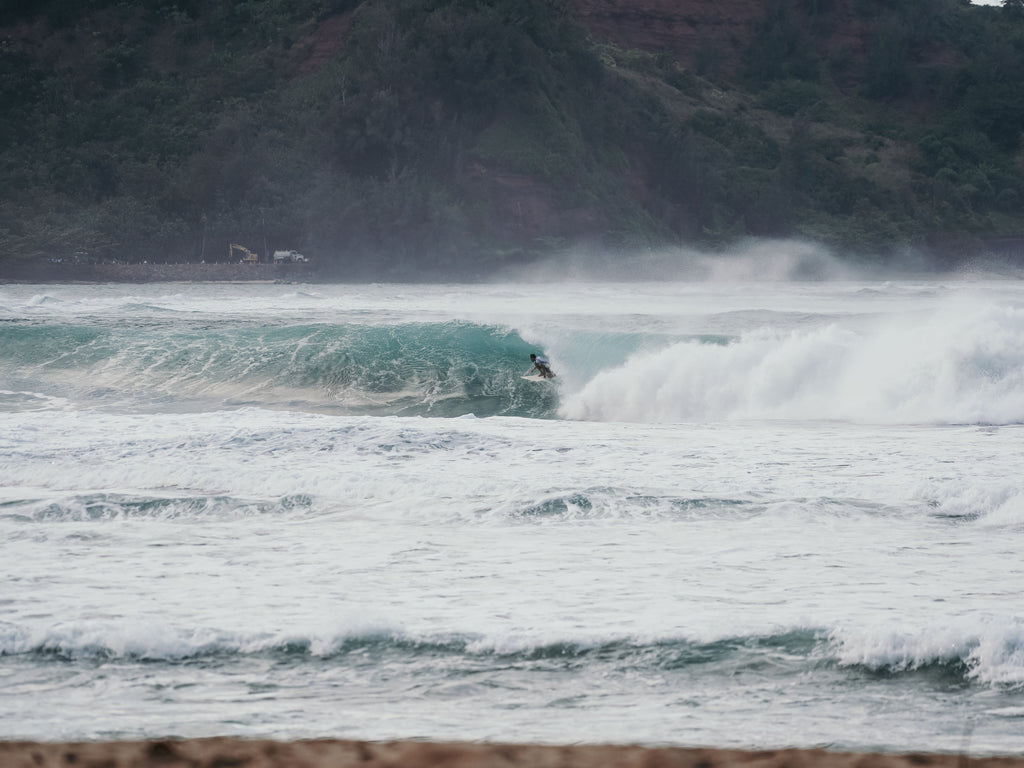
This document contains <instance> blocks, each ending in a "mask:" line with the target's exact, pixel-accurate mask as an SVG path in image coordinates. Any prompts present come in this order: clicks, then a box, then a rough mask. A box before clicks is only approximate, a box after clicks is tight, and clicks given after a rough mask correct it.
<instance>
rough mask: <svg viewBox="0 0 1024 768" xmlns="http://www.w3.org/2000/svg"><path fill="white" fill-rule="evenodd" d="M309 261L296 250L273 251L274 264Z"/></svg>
mask: <svg viewBox="0 0 1024 768" xmlns="http://www.w3.org/2000/svg"><path fill="white" fill-rule="evenodd" d="M306 261H309V259H307V258H306V257H305V256H303V255H302V254H301V253H299V252H298V251H274V263H275V264H298V263H300V262H306Z"/></svg>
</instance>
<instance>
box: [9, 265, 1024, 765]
mask: <svg viewBox="0 0 1024 768" xmlns="http://www.w3.org/2000/svg"><path fill="white" fill-rule="evenodd" d="M531 352H537V353H539V354H542V355H544V356H546V357H548V358H549V359H550V360H551V363H552V367H553V369H554V371H555V373H556V374H557V376H556V378H555V379H554V380H552V381H549V382H534V381H526V380H523V379H522V378H521V376H522V375H524V374H525V373H526V372H527V370H528V369H529V368H530V362H529V354H530V353H531ZM1022 463H1024V283H1022V282H1020V281H1017V280H997V279H986V278H984V277H973V278H970V277H965V276H959V277H957V276H950V277H948V278H939V277H933V278H929V279H923V278H922V279H908V278H904V279H900V280H888V281H887V280H865V279H847V280H838V281H796V282H783V281H772V280H743V281H729V280H704V281H674V280H657V281H650V282H640V281H635V282H625V281H618V282H599V281H590V282H588V281H586V280H584V279H578V280H574V281H558V282H528V281H522V282H504V283H495V284H473V285H455V284H449V285H396V284H372V285H320V284H317V285H313V284H308V285H307V284H302V285H288V284H267V283H263V284H147V285H110V284H108V285H77V284H34V285H27V284H21V285H4V286H0V739H5V740H11V739H18V740H21V739H28V740H42V741H54V740H109V739H141V738H162V737H204V736H214V735H218V736H238V737H243V738H244V737H253V738H255V737H259V738H274V739H285V740H293V739H304V738H353V739H365V740H391V739H431V740H471V741H511V742H536V743H552V744H566V743H628V744H645V745H675V746H714V747H735V748H752V749H760V748H776V747H789V746H792V747H827V748H829V749H835V750H856V751H865V750H882V751H887V752H906V751H933V752H960V751H964V752H968V753H971V754H1012V755H1024V565H1022V563H1024V554H1022V553H1024V479H1022V474H1021V470H1022Z"/></svg>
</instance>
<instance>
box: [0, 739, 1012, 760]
mask: <svg viewBox="0 0 1024 768" xmlns="http://www.w3.org/2000/svg"><path fill="white" fill-rule="evenodd" d="M72 765H74V766H82V767H83V768H89V767H91V768H98V766H103V767H104V768H157V767H158V766H159V767H160V768H175V767H178V766H180V767H181V768H185V766H188V768H215V767H217V768H227V767H228V766H231V767H232V768H286V767H287V768H354V767H355V766H360V767H361V768H412V767H414V766H415V767H419V766H429V767H430V768H499V767H507V766H529V768H740V767H742V768H868V766H870V767H871V768H920V767H921V766H934V767H935V768H1024V755H1022V756H1017V757H1013V756H1003V757H1000V756H991V757H967V756H965V755H960V754H942V753H938V754H927V753H916V752H915V753H907V754H888V753H856V752H830V751H828V750H825V749H774V750H759V751H750V750H737V749H712V748H691V747H642V746H630V745H599V744H595V745H567V746H552V745H537V744H507V743H476V742H429V741H391V742H369V741H352V740H343V739H314V740H303V741H271V740H266V739H252V740H250V739H243V738H232V737H214V738H201V739H152V740H146V741H109V742H31V741H0V766H3V768H58V766H59V767H60V768H67V767H68V766H72Z"/></svg>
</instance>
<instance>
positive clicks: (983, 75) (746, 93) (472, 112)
mask: <svg viewBox="0 0 1024 768" xmlns="http://www.w3.org/2000/svg"><path fill="white" fill-rule="evenodd" d="M765 7H766V12H765V16H764V19H763V20H761V21H760V22H759V25H758V27H757V28H756V29H755V30H754V34H752V35H751V36H750V38H749V41H748V42H746V43H745V44H744V45H745V47H744V56H743V59H742V61H740V62H739V65H738V66H735V67H732V68H728V67H725V66H723V64H722V62H721V61H719V60H718V59H717V58H716V57H715V56H714V55H713V53H714V52H713V51H710V52H709V51H704V52H702V53H701V55H698V56H696V57H695V59H694V60H693V61H691V62H681V61H677V60H675V59H674V58H673V57H672V56H671V55H668V54H665V53H652V52H642V51H637V50H624V49H621V48H617V47H615V46H613V45H611V44H610V43H608V42H605V41H601V40H596V39H592V38H591V37H589V36H588V35H587V34H586V33H585V32H584V30H583V29H582V27H581V26H580V24H579V21H578V19H577V17H576V15H575V13H574V11H573V6H572V5H571V4H569V3H568V2H561V1H560V0H490V2H484V1H483V0H361V1H360V0H246V1H245V2H229V1H228V0H212V1H211V2H202V3H201V2H199V1H198V0H177V1H173V2H172V0H137V1H136V2H131V3H128V2H117V0H90V1H89V2H80V1H79V2H75V1H73V0H44V1H43V2H39V0H33V2H29V1H28V0H11V1H10V2H7V3H5V5H4V7H3V9H2V10H0V103H2V104H3V107H4V108H3V109H2V110H0V169H2V176H0V179H2V182H3V186H4V194H3V196H2V198H0V271H2V270H3V269H4V268H7V269H11V268H13V267H14V266H16V265H18V264H23V263H27V262H28V263H34V262H42V261H52V260H56V259H60V260H64V261H66V260H69V259H97V258H99V259H114V258H116V259H122V260H128V261H142V260H144V259H145V260H149V261H199V260H203V259H205V260H207V261H213V260H227V258H228V243H230V242H239V243H243V244H246V245H248V246H249V247H250V248H253V249H255V250H258V251H260V252H261V253H265V252H266V251H267V250H273V249H274V248H298V249H300V250H302V251H304V252H305V253H307V254H309V255H311V256H312V257H313V258H315V259H316V260H317V262H318V264H319V265H320V266H321V267H322V269H323V270H324V271H325V272H327V273H328V274H331V273H333V274H337V275H343V276H347V277H353V276H356V277H389V276H401V277H410V276H412V277H415V276H428V275H432V274H444V273H453V274H464V275H480V274H486V273H488V272H489V271H491V270H492V269H493V268H494V267H497V266H499V265H501V264H505V263H508V262H510V261H516V260H522V259H528V258H530V257H531V256H533V255H535V254H537V253H542V252H545V251H551V250H556V249H558V248H561V247H563V246H566V245H569V244H571V243H573V242H574V241H578V240H582V241H585V242H587V243H588V244H589V245H590V246H591V247H593V248H597V247H604V248H607V249H636V248H644V247H653V246H657V245H660V244H665V243H689V244H696V245H702V246H716V245H722V244H727V243H729V242H731V241H733V240H735V239H736V238H740V237H743V236H749V235H754V236H790V235H800V236H806V237H810V238H814V239H816V240H820V241H822V242H824V243H827V244H829V245H832V246H835V247H837V248H839V249H841V250H843V251H844V252H847V253H850V254H853V255H855V256H856V257H858V258H867V259H886V258H889V257H890V256H891V255H892V254H895V253H898V252H900V251H901V250H903V249H906V248H917V249H923V250H927V249H929V248H930V249H932V250H933V251H937V250H941V249H937V246H939V245H942V246H943V247H946V250H944V251H942V252H943V253H945V254H946V255H951V254H952V255H955V253H956V251H955V249H949V248H948V245H949V244H950V243H960V244H963V245H965V247H966V248H967V249H968V250H969V249H970V248H973V247H975V246H976V245H977V243H978V242H980V241H981V240H982V239H983V238H989V237H992V236H997V235H1013V236H1017V235H1019V234H1020V233H1024V208H1022V200H1024V167H1022V163H1021V151H1022V147H1021V129H1022V127H1024V7H1022V2H1021V0H1008V2H1007V3H1005V4H1004V6H1003V7H1001V8H988V7H979V6H971V5H969V4H968V3H966V2H965V1H964V0H776V1H775V2H769V3H766V5H765ZM851 9H852V11H853V13H854V14H855V18H856V20H857V23H858V24H859V25H861V26H862V27H863V28H864V29H865V30H866V32H865V39H866V41H867V42H866V45H865V50H864V51H862V52H860V53H858V52H857V51H852V50H849V49H845V48H842V47H840V48H834V47H832V46H830V45H829V44H828V34H827V33H828V31H829V30H834V29H835V26H836V25H837V24H838V23H840V20H841V13H840V11H842V12H843V13H844V14H846V15H845V16H842V18H843V19H846V22H845V23H849V18H848V16H849V13H850V11H851Z"/></svg>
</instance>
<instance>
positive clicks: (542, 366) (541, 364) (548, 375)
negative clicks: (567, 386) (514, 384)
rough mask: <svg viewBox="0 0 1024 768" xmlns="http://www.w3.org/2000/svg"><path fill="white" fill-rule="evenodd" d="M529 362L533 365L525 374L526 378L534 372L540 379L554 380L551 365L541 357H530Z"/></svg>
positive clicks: (532, 355)
mask: <svg viewBox="0 0 1024 768" xmlns="http://www.w3.org/2000/svg"><path fill="white" fill-rule="evenodd" d="M530 362H531V363H533V368H531V369H530V370H529V371H528V372H527V374H526V375H527V376H529V375H530V374H532V373H533V372H534V371H536V372H537V375H539V376H540V377H541V378H542V379H553V378H555V374H554V372H553V371H552V370H551V363H549V362H548V361H547V360H546V359H545V358H543V357H537V355H535V354H531V355H530Z"/></svg>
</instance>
